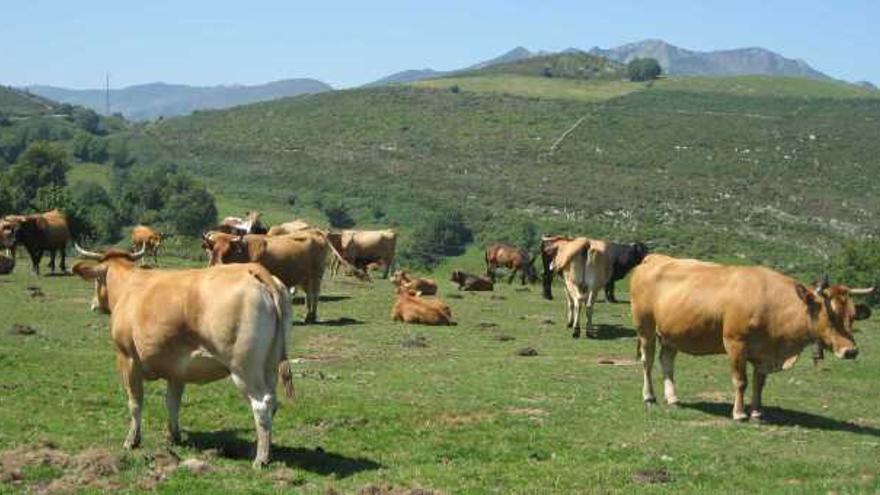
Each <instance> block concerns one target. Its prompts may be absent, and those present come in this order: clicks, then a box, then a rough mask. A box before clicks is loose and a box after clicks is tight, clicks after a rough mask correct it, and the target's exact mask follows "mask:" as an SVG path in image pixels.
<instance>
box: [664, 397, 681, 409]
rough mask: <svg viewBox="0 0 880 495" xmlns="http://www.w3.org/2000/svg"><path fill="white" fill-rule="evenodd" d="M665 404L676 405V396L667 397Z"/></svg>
mask: <svg viewBox="0 0 880 495" xmlns="http://www.w3.org/2000/svg"><path fill="white" fill-rule="evenodd" d="M666 405H667V406H670V407H678V397H667V398H666Z"/></svg>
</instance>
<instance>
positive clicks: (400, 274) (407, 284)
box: [391, 270, 437, 296]
mask: <svg viewBox="0 0 880 495" xmlns="http://www.w3.org/2000/svg"><path fill="white" fill-rule="evenodd" d="M391 283H392V284H394V286H395V287H397V288H398V289H399V288H401V287H402V288H404V289H406V290H408V291H410V292H413V293H415V294H416V295H418V296H433V295H434V294H436V293H437V282H434V281H433V280H431V279H429V278H419V277H413V276H412V275H410V274H409V273H407V272H406V270H397V271H396V272H394V275H393V276H392V277H391Z"/></svg>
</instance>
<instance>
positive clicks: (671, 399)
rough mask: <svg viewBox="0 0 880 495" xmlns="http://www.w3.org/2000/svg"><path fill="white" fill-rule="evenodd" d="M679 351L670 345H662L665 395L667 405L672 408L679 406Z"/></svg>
mask: <svg viewBox="0 0 880 495" xmlns="http://www.w3.org/2000/svg"><path fill="white" fill-rule="evenodd" d="M677 353H678V350H677V349H675V348H674V347H670V346H668V345H663V344H662V343H661V344H660V366H662V367H663V395H664V396H665V397H666V403H667V404H669V405H670V406H674V405H676V404H678V397H676V396H675V377H674V375H675V355H676V354H677Z"/></svg>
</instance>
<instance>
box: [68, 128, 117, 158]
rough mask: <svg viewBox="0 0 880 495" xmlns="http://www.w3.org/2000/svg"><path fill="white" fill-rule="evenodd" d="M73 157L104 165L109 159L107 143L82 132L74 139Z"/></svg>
mask: <svg viewBox="0 0 880 495" xmlns="http://www.w3.org/2000/svg"><path fill="white" fill-rule="evenodd" d="M73 156H75V157H77V158H79V159H80V161H83V162H95V163H104V162H105V161H107V158H108V157H109V153H108V151H107V142H106V141H104V140H103V139H102V138H99V137H95V136H93V135H91V134H87V133H84V132H81V133H79V134H77V135H76V137H74V138H73Z"/></svg>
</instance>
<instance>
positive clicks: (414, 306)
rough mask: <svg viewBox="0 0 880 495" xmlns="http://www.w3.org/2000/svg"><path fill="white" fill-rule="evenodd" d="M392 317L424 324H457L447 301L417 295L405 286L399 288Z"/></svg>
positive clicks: (395, 319)
mask: <svg viewBox="0 0 880 495" xmlns="http://www.w3.org/2000/svg"><path fill="white" fill-rule="evenodd" d="M391 319H392V320H393V321H402V322H404V323H419V324H422V325H455V322H454V321H452V310H450V309H449V306H448V305H446V303H444V302H443V301H441V300H440V299H435V298H428V297H421V296H417V295H415V294H414V293H412V292H411V291H410V290H408V289H406V288H404V287H400V288H398V290H397V300H396V301H394V307H393V308H391Z"/></svg>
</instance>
